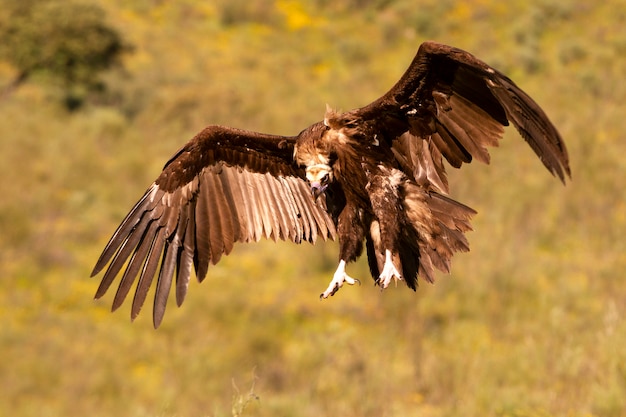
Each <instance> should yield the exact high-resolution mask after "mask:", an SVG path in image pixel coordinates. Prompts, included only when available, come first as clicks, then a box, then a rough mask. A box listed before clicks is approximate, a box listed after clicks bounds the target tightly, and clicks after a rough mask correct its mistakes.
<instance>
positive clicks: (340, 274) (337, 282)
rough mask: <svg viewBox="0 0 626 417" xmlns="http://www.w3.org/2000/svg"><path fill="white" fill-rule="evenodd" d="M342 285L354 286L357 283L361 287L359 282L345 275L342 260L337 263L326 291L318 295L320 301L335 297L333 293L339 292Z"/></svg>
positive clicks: (344, 265) (344, 264)
mask: <svg viewBox="0 0 626 417" xmlns="http://www.w3.org/2000/svg"><path fill="white" fill-rule="evenodd" d="M344 283H346V284H349V285H354V284H356V283H358V284H359V285H361V281H359V280H358V279H355V278H352V277H350V276H348V274H346V261H344V260H343V259H342V260H341V261H339V266H338V267H337V270H336V271H335V275H333V279H332V280H331V281H330V284H328V288H326V291H324V292H323V293H321V294H320V300H321V299H323V298H328V297H330V296H333V295H335V293H336V292H337V291H339V288H341V287H343V284H344Z"/></svg>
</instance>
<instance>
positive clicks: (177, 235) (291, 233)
mask: <svg viewBox="0 0 626 417" xmlns="http://www.w3.org/2000/svg"><path fill="white" fill-rule="evenodd" d="M294 145H295V138H294V137H283V136H274V135H264V134H260V133H255V132H248V131H244V130H239V129H233V128H229V127H222V126H209V127H207V128H206V129H204V130H203V131H202V132H200V133H199V134H198V135H196V137H194V138H193V139H192V140H191V141H190V142H189V143H187V144H186V145H185V146H184V147H183V148H182V149H181V150H179V151H178V152H177V153H176V154H175V155H174V156H173V157H172V158H171V159H170V160H169V161H168V162H167V164H166V165H165V167H164V169H163V172H162V173H161V175H160V176H159V177H158V178H157V179H156V181H155V182H154V183H153V184H152V185H151V186H150V187H149V188H148V190H147V191H146V193H145V194H144V196H143V197H142V198H141V199H140V200H139V202H137V204H136V205H135V206H134V207H133V209H132V210H131V211H130V213H128V215H127V216H126V218H125V219H124V220H123V221H122V223H121V224H120V226H119V227H118V228H117V230H116V231H115V233H114V234H113V236H112V237H111V240H110V241H109V243H108V244H107V245H106V247H105V248H104V250H103V252H102V255H101V256H100V258H99V259H98V262H97V263H96V266H95V267H94V270H93V272H92V276H94V275H96V274H98V273H99V272H100V271H101V270H102V269H103V268H104V267H105V266H106V265H107V264H108V268H107V270H106V272H105V273H104V276H103V278H102V282H101V283H100V286H99V288H98V290H97V292H96V298H100V297H102V296H103V295H104V294H105V292H106V291H107V290H108V288H109V287H110V286H111V284H112V282H113V280H114V278H115V276H116V275H118V273H119V272H120V271H121V270H122V269H123V268H124V266H125V265H126V267H125V270H124V273H123V275H122V278H121V281H120V284H119V287H118V290H117V293H116V295H115V298H114V301H113V310H115V309H117V308H118V307H119V306H120V305H121V304H122V302H123V301H124V299H125V298H126V295H127V294H128V292H129V291H130V288H131V286H132V285H133V282H134V281H135V279H136V277H137V276H138V275H139V281H138V283H137V287H136V291H135V296H134V299H133V305H132V310H131V318H132V319H134V318H135V317H136V316H137V315H138V314H139V311H140V309H141V306H142V305H143V303H144V301H145V298H146V295H147V293H148V289H149V288H150V285H151V284H152V281H153V278H154V276H155V275H156V274H157V270H158V278H157V284H156V294H155V300H154V311H153V321H154V326H155V327H158V326H159V324H160V322H161V320H162V319H163V315H164V313H165V306H166V304H167V298H168V295H169V291H170V287H171V285H172V279H173V277H174V276H176V301H177V303H178V305H179V306H180V305H181V304H182V302H183V300H184V298H185V295H186V294H187V287H188V285H189V279H190V274H191V269H192V265H193V266H194V267H195V272H196V276H197V278H198V280H200V281H202V280H203V279H204V278H205V276H206V273H207V270H208V268H209V264H216V263H217V262H218V261H219V260H220V258H221V256H222V255H228V253H230V251H231V250H232V248H233V245H234V243H235V242H251V241H252V242H256V241H258V240H259V239H261V238H262V237H265V238H270V239H273V240H277V239H281V240H291V241H293V242H296V243H300V242H302V241H309V242H313V243H314V242H315V241H316V239H317V237H318V236H319V237H322V238H323V239H324V240H325V239H327V238H331V239H334V238H335V235H336V231H335V225H334V223H333V221H332V219H331V217H330V215H329V214H328V213H327V211H326V207H325V204H324V199H323V198H320V199H318V200H317V201H315V200H314V199H313V198H312V197H311V192H310V190H309V186H308V185H307V184H306V182H305V180H304V179H303V178H304V172H303V170H302V169H301V168H298V167H297V166H296V164H295V163H294V162H293V151H294Z"/></svg>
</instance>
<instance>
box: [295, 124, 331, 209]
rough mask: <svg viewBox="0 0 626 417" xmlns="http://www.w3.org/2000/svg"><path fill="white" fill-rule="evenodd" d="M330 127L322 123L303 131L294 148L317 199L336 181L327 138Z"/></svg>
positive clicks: (297, 160) (312, 192)
mask: <svg viewBox="0 0 626 417" xmlns="http://www.w3.org/2000/svg"><path fill="white" fill-rule="evenodd" d="M328 129H329V128H328V126H325V125H323V124H321V123H318V124H315V125H313V126H310V127H309V128H307V129H305V130H304V131H302V132H301V133H300V135H299V137H298V140H297V143H296V146H295V148H294V159H295V160H296V162H297V163H298V165H300V166H303V167H304V168H305V173H306V180H307V181H308V183H309V186H310V187H311V194H313V197H314V198H315V199H317V198H318V197H319V196H320V195H321V194H323V193H324V191H326V188H327V187H328V186H329V185H330V183H331V182H332V181H333V180H334V175H333V168H332V165H333V159H334V158H332V157H331V152H330V148H331V147H330V143H329V142H328V140H327V138H326V132H327V131H328Z"/></svg>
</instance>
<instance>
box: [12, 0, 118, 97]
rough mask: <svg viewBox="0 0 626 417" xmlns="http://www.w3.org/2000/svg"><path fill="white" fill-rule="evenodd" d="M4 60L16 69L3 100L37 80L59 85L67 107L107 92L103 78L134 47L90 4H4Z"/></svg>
mask: <svg viewBox="0 0 626 417" xmlns="http://www.w3.org/2000/svg"><path fill="white" fill-rule="evenodd" d="M0 8H1V9H2V13H0V38H1V39H2V42H0V59H2V60H5V61H7V62H9V63H10V64H12V65H13V66H14V68H15V71H16V74H17V75H16V77H15V78H14V80H13V81H12V82H11V83H10V84H8V85H7V86H5V88H4V91H3V95H7V94H8V93H9V92H11V91H12V90H13V89H14V88H15V87H17V86H18V85H19V84H21V83H22V82H24V81H25V80H26V79H28V78H30V77H32V76H34V75H43V76H46V77H49V78H52V79H56V80H59V81H60V82H61V84H62V86H63V88H64V89H65V94H66V97H65V99H66V100H68V102H67V104H68V106H71V105H72V104H71V103H70V101H71V102H73V103H74V105H77V104H78V101H77V100H79V99H80V95H84V94H85V92H84V91H82V90H87V91H89V90H99V89H102V88H103V85H102V83H101V82H100V80H99V78H98V76H99V73H100V72H102V71H103V70H106V69H108V68H110V67H111V66H112V65H113V64H114V63H116V62H117V61H118V59H119V58H120V55H121V53H122V52H123V51H124V50H128V49H129V47H128V46H127V45H125V44H124V42H123V40H122V38H121V35H120V34H119V33H118V32H117V31H116V30H115V29H113V28H112V27H110V26H109V25H108V24H107V22H106V21H105V13H104V11H103V10H102V9H101V8H100V7H98V6H96V5H94V4H91V3H77V2H74V1H58V0H20V1H15V0H2V1H0Z"/></svg>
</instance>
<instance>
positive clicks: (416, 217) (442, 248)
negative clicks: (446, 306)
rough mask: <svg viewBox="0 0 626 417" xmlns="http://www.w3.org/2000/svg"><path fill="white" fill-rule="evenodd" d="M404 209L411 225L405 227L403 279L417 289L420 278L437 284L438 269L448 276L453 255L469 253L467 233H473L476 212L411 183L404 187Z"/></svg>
mask: <svg viewBox="0 0 626 417" xmlns="http://www.w3.org/2000/svg"><path fill="white" fill-rule="evenodd" d="M404 206H405V209H406V213H407V220H408V223H409V224H408V225H407V226H408V227H405V228H403V234H402V236H401V237H400V242H399V248H400V249H399V253H400V258H401V263H402V269H403V273H404V279H405V280H406V283H407V285H408V286H409V288H412V289H415V287H416V286H417V280H418V277H421V278H422V279H424V280H426V281H428V282H434V279H435V270H439V271H441V272H445V273H449V272H450V266H451V260H452V256H453V255H454V254H455V253H456V252H467V251H469V243H468V241H467V238H466V237H465V234H464V233H465V232H468V231H471V230H472V227H471V224H470V219H471V218H472V216H473V215H474V214H476V211H474V210H473V209H472V208H470V207H468V206H466V205H464V204H461V203H459V202H458V201H455V200H453V199H451V198H449V197H446V196H443V195H441V194H438V193H436V192H432V191H431V192H426V191H424V190H423V189H422V188H420V187H419V186H417V185H415V184H411V183H407V184H405V199H404Z"/></svg>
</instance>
